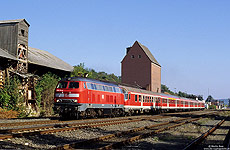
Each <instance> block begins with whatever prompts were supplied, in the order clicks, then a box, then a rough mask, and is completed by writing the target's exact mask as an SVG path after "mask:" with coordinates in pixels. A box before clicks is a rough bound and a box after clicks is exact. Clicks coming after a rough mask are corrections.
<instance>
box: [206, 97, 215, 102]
mask: <svg viewBox="0 0 230 150" xmlns="http://www.w3.org/2000/svg"><path fill="white" fill-rule="evenodd" d="M212 100H214V98H213V97H212V96H211V95H209V96H208V98H207V99H206V100H205V102H211V101H212Z"/></svg>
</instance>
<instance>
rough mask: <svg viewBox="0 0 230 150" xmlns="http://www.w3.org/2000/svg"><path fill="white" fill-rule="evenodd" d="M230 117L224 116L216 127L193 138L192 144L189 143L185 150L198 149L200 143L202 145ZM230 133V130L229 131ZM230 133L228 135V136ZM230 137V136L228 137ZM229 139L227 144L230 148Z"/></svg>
mask: <svg viewBox="0 0 230 150" xmlns="http://www.w3.org/2000/svg"><path fill="white" fill-rule="evenodd" d="M228 118H229V117H226V118H224V119H223V120H221V121H219V122H218V123H217V124H216V125H215V126H214V127H212V128H210V129H209V130H208V131H207V132H205V133H203V134H202V135H201V136H199V137H198V138H196V139H195V140H193V141H192V142H191V143H190V144H188V145H187V146H186V147H185V148H184V149H183V150H193V149H196V147H197V146H198V145H200V144H201V143H202V142H203V141H204V140H205V139H206V138H207V137H208V136H209V135H210V134H212V133H213V132H214V131H215V130H216V129H218V128H220V126H221V125H222V124H223V123H224V122H225V120H227V119H228ZM229 133H230V132H229ZM227 136H228V134H227V135H226V137H227ZM228 139H229V138H228ZM229 142H230V141H229V140H228V143H227V146H228V148H229V144H230V143H229Z"/></svg>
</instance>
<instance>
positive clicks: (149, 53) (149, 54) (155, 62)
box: [136, 41, 161, 66]
mask: <svg viewBox="0 0 230 150" xmlns="http://www.w3.org/2000/svg"><path fill="white" fill-rule="evenodd" d="M136 42H137V43H138V45H140V47H141V48H142V49H143V51H144V52H145V54H146V55H147V56H148V58H149V59H150V60H151V62H152V63H154V64H156V65H158V66H161V65H160V64H159V63H158V61H157V60H156V59H155V57H154V56H153V55H152V53H151V52H150V51H149V49H148V48H147V47H146V46H144V45H142V44H141V43H140V42H138V41H136Z"/></svg>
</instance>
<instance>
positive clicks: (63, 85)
mask: <svg viewBox="0 0 230 150" xmlns="http://www.w3.org/2000/svg"><path fill="white" fill-rule="evenodd" d="M67 84H68V82H59V83H58V85H57V88H60V89H63V88H66V87H67Z"/></svg>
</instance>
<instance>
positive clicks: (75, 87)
mask: <svg viewBox="0 0 230 150" xmlns="http://www.w3.org/2000/svg"><path fill="white" fill-rule="evenodd" d="M69 88H70V89H77V88H79V83H78V82H70V83H69Z"/></svg>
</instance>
